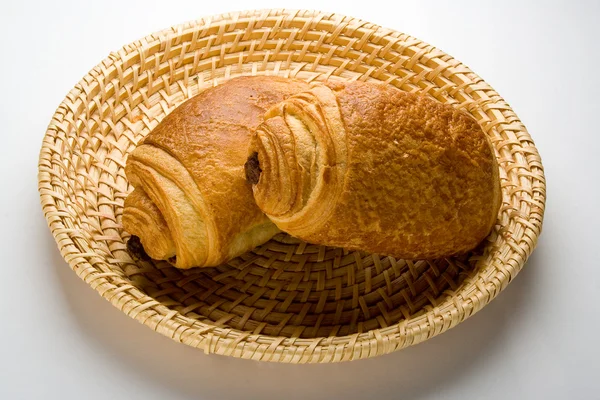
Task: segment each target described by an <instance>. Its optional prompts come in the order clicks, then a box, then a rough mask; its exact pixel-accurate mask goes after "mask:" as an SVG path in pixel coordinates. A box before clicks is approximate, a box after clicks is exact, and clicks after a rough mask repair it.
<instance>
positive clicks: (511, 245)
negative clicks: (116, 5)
mask: <svg viewBox="0 0 600 400" xmlns="http://www.w3.org/2000/svg"><path fill="white" fill-rule="evenodd" d="M261 74H264V75H280V76H285V77H295V78H300V79H304V80H306V81H314V80H317V81H321V80H327V79H329V80H367V81H383V82H386V83H388V84H390V85H394V86H396V87H398V88H399V89H401V90H406V91H423V92H426V93H428V94H429V95H430V96H432V97H434V98H436V99H437V100H439V101H441V102H444V103H450V104H454V105H455V106H457V107H460V108H462V109H465V110H467V111H468V112H470V113H471V114H472V115H473V116H474V117H475V118H476V119H477V120H478V121H479V123H480V124H481V126H482V127H483V129H484V131H485V132H486V133H487V134H488V135H489V136H490V137H491V138H492V142H493V144H494V147H495V149H496V155H497V157H498V161H499V165H500V178H501V181H502V193H503V204H502V207H501V210H500V214H499V219H498V224H497V226H496V227H495V229H494V231H493V232H492V234H491V235H490V236H489V237H488V239H487V240H486V241H485V242H484V243H483V244H482V245H481V246H480V247H479V248H478V249H477V250H475V251H474V252H473V253H472V254H469V255H466V256H464V257H461V258H451V259H444V260H436V261H405V260H398V259H394V258H392V257H384V256H379V255H376V254H366V253H361V252H348V251H345V250H343V249H337V248H328V247H324V246H317V245H312V244H307V243H304V242H301V241H298V240H296V239H294V238H291V237H289V236H287V235H285V234H280V235H278V236H276V237H275V238H274V239H273V240H271V241H270V242H268V243H266V244H265V245H263V246H261V247H259V248H257V249H255V250H254V251H252V252H249V253H247V254H245V255H243V256H241V257H239V258H237V259H234V260H232V261H231V262H229V263H227V264H226V265H222V266H219V267H216V268H206V269H192V270H187V271H181V270H177V269H175V268H173V267H171V266H170V265H169V264H167V263H164V262H157V263H151V262H135V261H133V260H132V259H131V258H130V256H129V254H128V253H127V250H126V246H125V243H126V240H127V238H128V234H127V233H126V232H124V231H123V230H122V227H121V213H122V210H123V201H124V199H125V197H126V196H127V194H128V193H129V191H130V190H131V187H130V186H129V185H128V183H127V180H126V177H125V174H124V165H125V160H126V157H127V154H128V153H129V152H130V151H132V150H133V149H134V148H135V145H136V143H138V142H139V141H140V140H141V139H142V138H143V137H144V136H145V135H147V134H148V133H149V132H150V131H151V130H152V129H153V128H154V127H155V126H156V125H157V124H158V123H159V122H160V121H161V119H162V118H164V117H165V116H166V115H167V114H168V113H169V112H170V111H172V110H173V109H174V108H175V107H177V106H178V105H179V104H181V103H182V102H183V101H185V100H187V99H189V98H190V97H192V96H194V95H196V94H198V93H199V92H201V91H202V90H204V89H206V88H208V87H211V86H213V85H216V84H219V83H221V82H223V81H225V80H227V79H230V78H233V77H235V76H239V75H261ZM39 190H40V196H41V202H42V207H43V210H44V214H45V216H46V218H47V220H48V224H49V226H50V229H51V231H52V234H53V235H54V237H55V239H56V241H57V243H58V246H59V248H60V251H61V253H62V255H63V257H64V258H65V260H66V261H67V262H68V263H69V265H70V266H71V268H72V269H73V270H74V271H75V272H76V273H77V274H78V275H79V276H80V277H81V278H82V279H83V280H84V281H85V282H87V283H88V284H89V285H90V286H92V287H93V288H94V289H95V290H97V291H98V292H99V293H100V294H101V295H102V296H103V297H104V298H106V299H107V300H109V301H110V302H111V303H112V304H113V305H115V306H116V307H117V308H119V309H120V310H122V311H123V312H125V313H126V314H127V315H129V316H131V317H132V318H135V319H136V320H138V321H140V322H141V323H144V324H146V325H147V326H149V327H151V328H152V329H154V330H156V331H157V332H160V333H162V334H164V335H166V336H169V337H171V338H173V339H174V340H176V341H179V342H183V343H185V344H188V345H190V346H194V347H198V348H201V349H204V350H205V351H206V352H210V353H218V354H225V355H232V356H236V357H242V358H250V359H256V360H267V361H283V362H293V363H301V362H333V361H343V360H352V359H359V358H366V357H372V356H375V355H379V354H384V353H389V352H391V351H395V350H398V349H401V348H404V347H406V346H409V345H412V344H416V343H419V342H422V341H424V340H426V339H428V338H431V337H432V336H435V335H437V334H439V333H441V332H444V331H446V330H448V329H449V328H451V327H453V326H455V325H456V324H458V323H460V322H461V321H463V320H464V319H465V318H467V317H469V316H471V315H472V314H474V313H475V312H477V311H478V310H479V309H481V308H482V307H483V306H484V305H486V304H487V303H488V302H489V301H491V300H492V299H493V298H494V297H495V296H496V295H497V294H498V293H499V292H500V291H501V290H502V289H504V288H505V287H506V285H507V284H508V283H509V282H510V281H511V279H512V278H514V277H515V275H516V274H517V273H518V272H519V271H520V269H521V268H522V267H523V265H524V263H525V261H526V259H527V257H528V256H529V254H530V253H531V252H532V251H533V249H534V247H535V244H536V241H537V237H538V235H539V233H540V229H541V225H542V217H543V211H544V203H545V181H544V175H543V168H542V164H541V161H540V157H539V155H538V152H537V150H536V148H535V147H534V144H533V141H532V140H531V137H530V136H529V134H528V133H527V131H526V129H525V127H524V126H523V124H522V123H521V122H520V121H519V119H518V118H517V116H516V115H515V113H514V112H513V111H512V110H511V108H510V107H509V106H508V104H506V102H504V100H503V99H502V98H501V97H500V96H499V95H498V94H497V93H496V92H495V91H494V90H493V89H492V88H491V87H490V86H489V85H487V84H486V83H485V82H484V81H483V80H482V79H481V78H479V77H478V76H477V75H475V74H474V73H473V72H471V71H470V70H469V69H468V68H467V67H465V66H464V65H462V64H461V63H460V62H458V61H456V60H454V59H453V58H451V57H450V56H448V55H447V54H445V53H443V52H441V51H440V50H438V49H436V48H434V47H432V46H430V45H428V44H426V43H423V42H421V41H419V40H417V39H415V38H412V37H410V36H408V35H405V34H401V33H398V32H395V31H392V30H389V29H384V28H381V27H379V26H376V25H373V24H369V23H366V22H364V21H360V20H357V19H352V18H348V17H343V16H339V15H335V14H323V13H319V12H308V11H286V10H265V11H251V12H243V13H235V14H225V15H221V16H216V17H211V18H206V19H201V20H198V21H195V22H191V23H186V24H183V25H178V26H175V27H173V28H170V29H167V30H164V31H162V32H159V33H156V34H153V35H150V36H148V37H146V38H144V39H141V40H139V41H136V42H134V43H132V44H130V45H127V46H125V47H124V48H122V49H121V50H119V51H118V52H115V53H112V54H111V55H110V56H109V57H108V58H107V59H106V60H104V61H103V62H102V63H101V64H99V65H98V66H96V67H95V68H94V69H93V70H92V71H90V72H89V74H88V75H86V76H85V77H84V78H83V79H82V80H81V81H80V82H79V84H77V85H76V86H75V88H74V89H72V90H71V92H70V93H69V94H68V95H67V97H66V98H65V100H64V101H63V102H62V103H61V104H60V106H59V107H58V109H57V111H56V113H55V115H54V116H53V118H52V121H51V122H50V125H49V127H48V131H47V133H46V136H45V138H44V142H43V146H42V151H41V154H40V162H39Z"/></svg>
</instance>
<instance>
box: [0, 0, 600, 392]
mask: <svg viewBox="0 0 600 400" xmlns="http://www.w3.org/2000/svg"><path fill="white" fill-rule="evenodd" d="M25 3H26V2H25V1H8V2H7V1H2V4H0V40H1V43H2V46H1V47H0V79H1V82H0V90H1V91H0V132H1V140H2V141H1V142H0V151H1V154H0V179H1V180H0V190H1V192H0V193H1V195H0V213H1V221H2V223H1V224H0V233H1V238H0V246H1V249H0V254H2V255H3V257H4V259H3V263H2V266H1V269H0V398H1V399H7V400H8V399H11V400H12V399H38V398H44V399H80V398H82V399H191V398H197V399H234V398H249V399H271V398H273V399H306V398H331V399H363V398H372V399H481V398H487V399H513V398H514V399H567V398H568V399H600V385H599V382H598V381H599V380H600V362H599V360H600V351H599V349H600V337H599V334H598V331H599V329H600V322H599V321H600V307H599V304H600V299H599V294H600V284H599V281H600V280H599V278H598V276H599V275H600V269H599V267H600V255H599V254H598V248H599V247H600V244H599V243H598V232H599V231H598V229H599V228H600V224H599V220H600V218H599V216H598V213H599V210H598V205H599V204H600V199H599V197H600V196H599V193H600V192H599V189H598V185H599V183H600V176H599V175H600V174H599V170H600V168H599V165H600V164H599V161H598V160H599V158H598V156H599V154H600V152H599V150H600V149H599V147H600V146H599V144H600V140H599V139H598V138H599V136H600V128H599V125H600V80H599V74H600V70H599V69H598V67H599V66H600V56H599V50H600V49H599V45H598V43H599V40H600V28H599V25H600V3H599V2H592V1H589V2H584V1H581V2H576V1H572V0H571V1H565V2H562V3H556V2H541V1H540V2H537V3H538V4H537V5H534V4H531V3H533V2H531V3H530V2H526V1H502V2H476V1H473V2H463V1H459V2H457V1H452V2H450V1H447V2H440V3H434V2H432V1H426V2H417V1H410V2H402V1H394V4H395V5H394V6H391V5H390V6H384V5H383V1H382V0H380V1H366V2H361V1H352V2H351V1H348V0H346V1H341V2H339V4H333V3H332V2H331V3H327V2H324V1H302V2H298V1H283V0H279V1H244V2H239V1H229V0H228V1H209V2H205V1H198V0H196V1H189V2H183V1H166V0H163V1H150V0H145V1H125V0H120V1H108V0H104V1H94V2H86V1H81V2H80V1H72V2H69V1H51V2H50V1H49V2H42V1H39V2H28V3H27V4H25ZM484 3H485V4H484ZM568 3H573V4H575V3H577V5H569V4H568ZM266 7H276V8H282V7H287V8H298V7H303V8H308V9H321V10H324V11H335V12H338V13H341V14H346V15H351V16H355V17H358V18H362V19H364V20H368V21H371V22H374V23H378V24H380V25H383V26H385V27H389V28H394V29H397V30H400V31H404V32H407V33H409V34H412V35H413V36H416V37H418V38H420V39H422V40H425V41H426V42H429V43H431V44H433V45H435V46H437V47H439V48H441V49H442V50H444V51H446V52H447V53H449V54H451V55H453V56H454V57H456V58H457V59H459V60H461V61H463V62H464V63H465V64H466V65H468V66H470V67H471V68H472V69H473V70H474V71H475V72H477V73H478V74H479V75H480V76H482V77H483V78H484V79H485V80H486V81H487V82H488V83H490V84H491V85H492V86H493V87H494V88H495V89H496V90H497V91H498V92H499V93H500V94H501V95H502V96H503V97H504V98H505V99H506V100H507V101H508V102H509V104H510V105H511V106H512V107H513V108H514V110H516V112H517V114H518V115H519V116H520V118H521V119H522V120H523V122H524V123H525V125H526V126H527V127H528V129H529V131H530V133H531V135H532V136H533V138H534V140H535V142H536V145H537V147H538V149H539V151H540V153H541V155H542V160H543V163H544V167H545V170H546V177H547V181H548V203H547V211H546V217H545V221H544V232H543V234H542V236H541V239H540V241H539V245H538V248H537V250H536V252H535V253H534V255H533V256H532V257H531V258H530V261H529V262H528V263H527V265H526V267H525V269H524V270H523V271H522V272H521V274H520V275H519V276H518V277H517V278H516V280H515V281H514V282H513V283H511V285H510V286H509V287H508V288H507V289H506V291H505V292H503V293H502V294H501V295H500V296H499V297H498V298H497V299H496V300H494V301H493V302H492V303H491V304H490V305H489V306H487V307H486V308H485V309H483V310H482V311H481V312H480V313H479V314H477V315H475V316H474V317H473V318H471V319H469V320H467V321H466V322H464V323H463V324H461V325H460V326H458V327H457V328H455V329H453V330H451V331H449V332H447V333H445V334H443V335H441V336H439V337H436V338H434V339H432V340H430V341H427V342H426V343H424V344H421V345H418V346H415V347H411V348H409V349H406V350H403V351H401V352H398V353H394V354H391V355H387V356H383V357H379V358H375V359H369V360H363V361H356V362H351V363H343V364H333V365H280V364H270V363H257V362H251V361H244V360H238V359H233V358H226V357H221V356H214V355H210V356H207V355H204V353H202V352H201V351H198V350H195V349H192V348H188V347H186V346H184V345H181V344H177V343H175V342H172V341H170V340H169V339H167V338H165V337H162V336H161V335H159V334H157V333H154V332H152V331H151V330H150V329H148V328H146V327H145V326H143V325H141V324H138V323H137V322H135V321H133V320H131V319H129V318H128V317H126V316H125V315H124V314H122V313H121V312H119V311H118V310H117V309H115V308H113V307H112V306H111V305H110V304H109V303H108V302H106V301H105V300H103V299H102V298H101V297H100V296H99V295H98V294H97V293H96V292H94V291H93V290H92V289H91V288H89V287H88V286H87V285H86V284H84V283H83V282H82V281H80V280H79V278H77V276H76V275H75V273H73V272H72V271H71V270H70V269H69V267H68V265H67V264H66V263H65V261H63V259H62V258H61V256H60V254H59V252H58V250H57V248H56V245H55V243H54V240H53V238H52V236H51V234H50V232H49V230H48V229H47V226H46V222H45V220H44V218H43V215H42V212H41V209H40V206H39V198H38V194H37V180H36V174H37V158H38V152H39V148H40V145H41V142H42V137H43V135H44V132H45V128H46V126H47V124H48V122H49V120H50V117H51V116H52V114H53V112H54V110H55V108H56V106H58V104H59V103H60V102H61V101H62V99H63V98H64V96H65V95H66V93H67V92H68V91H69V90H70V88H71V87H73V86H74V85H75V83H76V82H77V81H78V80H79V79H80V78H81V77H82V76H83V75H85V74H86V73H87V71H88V70H89V69H91V68H92V67H93V66H94V65H96V64H97V63H98V62H99V61H101V60H102V59H103V58H104V57H105V56H106V55H108V53H109V52H110V51H112V50H116V49H118V48H120V47H121V46H122V45H124V44H126V43H129V42H131V41H133V40H135V39H137V38H140V37H142V36H145V35H146V34H149V33H151V32H153V31H156V30H159V29H162V28H165V27H168V26H171V25H174V24H177V23H179V22H183V21H186V20H190V19H195V18H196V17H200V16H203V15H209V14H215V13H221V12H226V11H233V10H241V9H247V8H266Z"/></svg>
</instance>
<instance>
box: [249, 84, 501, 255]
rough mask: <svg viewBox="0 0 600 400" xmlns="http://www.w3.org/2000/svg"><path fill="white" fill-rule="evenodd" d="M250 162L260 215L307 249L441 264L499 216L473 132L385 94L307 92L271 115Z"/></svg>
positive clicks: (337, 89) (493, 177)
mask: <svg viewBox="0 0 600 400" xmlns="http://www.w3.org/2000/svg"><path fill="white" fill-rule="evenodd" d="M290 117H293V118H290ZM340 120H341V125H340ZM315 121H316V122H315ZM311 138H312V141H311ZM254 151H256V152H257V153H258V161H259V163H258V164H259V166H260V168H261V169H262V172H261V173H260V177H259V180H258V184H256V185H254V187H253V189H254V196H255V198H256V200H257V203H258V205H259V206H260V207H261V209H262V210H263V211H265V213H266V214H267V215H268V216H269V217H270V218H271V219H272V220H273V221H274V222H275V223H276V225H278V227H279V228H280V229H282V230H284V231H287V232H289V233H290V234H292V235H294V236H297V237H299V238H301V239H304V240H307V241H309V242H313V243H319V244H327V245H331V246H339V247H345V248H349V249H360V250H365V251H370V252H378V253H382V254H387V255H393V256H396V257H402V258H411V259H419V258H436V257H443V256H448V255H452V254H457V253H462V252H465V251H468V250H470V249H471V248H473V247H475V246H476V245H477V244H478V243H479V242H480V241H481V240H482V239H483V238H484V237H485V236H486V235H487V234H488V233H489V232H490V230H491V228H492V226H493V224H494V223H495V221H496V217H497V213H498V209H499V206H500V184H499V179H498V167H497V164H496V159H495V156H494V154H493V149H492V147H491V145H490V143H489V139H488V138H487V136H486V135H485V134H484V132H483V131H482V130H481V128H480V126H479V125H478V124H477V122H476V121H475V120H474V119H473V118H471V117H470V116H469V115H468V114H466V113H464V112H462V111H459V110H457V109H455V108H453V107H451V106H449V105H444V104H441V103H439V102H436V101H434V100H432V99H430V98H427V97H425V96H422V95H417V94H410V93H406V92H401V91H399V90H397V89H395V88H392V87H390V86H389V85H375V84H369V83H361V82H354V83H347V84H344V83H327V84H326V85H319V84H317V85H313V87H312V88H311V90H310V91H309V92H308V93H302V94H299V95H297V96H293V97H291V98H290V99H288V100H286V101H284V102H282V103H281V104H278V105H277V106H275V107H273V108H272V109H271V110H270V111H269V112H268V113H267V118H266V120H265V122H264V123H263V124H262V125H261V126H260V127H259V128H258V129H257V131H256V135H255V136H254V137H253V140H252V144H251V148H250V152H254ZM281 199H285V202H284V204H282V201H281Z"/></svg>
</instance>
